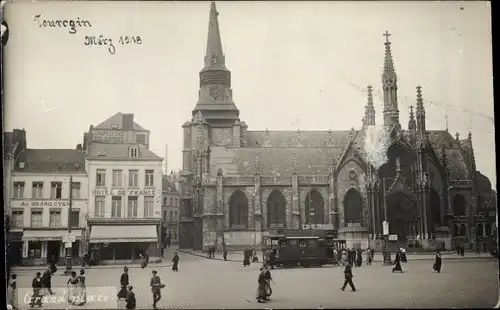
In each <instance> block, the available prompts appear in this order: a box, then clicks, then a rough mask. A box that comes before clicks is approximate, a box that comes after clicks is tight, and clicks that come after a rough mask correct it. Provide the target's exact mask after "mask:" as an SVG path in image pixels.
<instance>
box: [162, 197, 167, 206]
mask: <svg viewBox="0 0 500 310" xmlns="http://www.w3.org/2000/svg"><path fill="white" fill-rule="evenodd" d="M163 205H164V206H167V198H163Z"/></svg>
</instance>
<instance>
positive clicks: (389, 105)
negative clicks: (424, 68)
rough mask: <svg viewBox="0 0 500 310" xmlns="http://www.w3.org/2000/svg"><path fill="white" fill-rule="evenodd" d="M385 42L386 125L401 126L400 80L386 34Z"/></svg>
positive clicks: (383, 78) (383, 77)
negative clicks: (399, 105) (399, 108)
mask: <svg viewBox="0 0 500 310" xmlns="http://www.w3.org/2000/svg"><path fill="white" fill-rule="evenodd" d="M384 36H385V38H386V41H385V43H384V44H385V59H384V72H383V73H382V88H383V90H384V111H383V114H384V125H386V126H394V125H399V110H398V83H397V81H398V79H397V75H396V71H395V69H394V62H393V61H392V53H391V42H390V41H389V36H390V34H389V33H388V32H387V31H386V32H385V33H384Z"/></svg>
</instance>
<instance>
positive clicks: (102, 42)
mask: <svg viewBox="0 0 500 310" xmlns="http://www.w3.org/2000/svg"><path fill="white" fill-rule="evenodd" d="M83 44H85V45H86V46H105V47H107V48H108V52H109V53H110V54H111V55H113V54H114V53H115V52H116V47H115V45H114V44H113V39H111V38H106V37H104V35H102V34H101V35H100V36H85V41H84V43H83ZM118 44H120V45H123V46H125V45H130V44H142V39H141V37H140V36H130V37H129V36H120V38H119V39H118Z"/></svg>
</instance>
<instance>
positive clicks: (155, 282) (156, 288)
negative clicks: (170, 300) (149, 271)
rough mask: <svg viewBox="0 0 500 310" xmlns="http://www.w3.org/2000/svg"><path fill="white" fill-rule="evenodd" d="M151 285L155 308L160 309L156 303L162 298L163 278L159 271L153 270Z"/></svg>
mask: <svg viewBox="0 0 500 310" xmlns="http://www.w3.org/2000/svg"><path fill="white" fill-rule="evenodd" d="M149 286H151V292H152V293H153V309H155V310H156V309H158V308H157V307H156V303H157V302H158V301H160V299H161V286H162V285H161V279H160V277H159V276H158V272H157V271H156V270H153V276H152V277H151V281H150V282H149Z"/></svg>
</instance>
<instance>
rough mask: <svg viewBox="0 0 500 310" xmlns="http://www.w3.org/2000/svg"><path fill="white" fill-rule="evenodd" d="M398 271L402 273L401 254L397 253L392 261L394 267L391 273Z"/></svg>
mask: <svg viewBox="0 0 500 310" xmlns="http://www.w3.org/2000/svg"><path fill="white" fill-rule="evenodd" d="M394 271H399V272H401V273H403V268H401V254H400V253H399V251H397V252H396V258H395V259H394V267H393V268H392V272H394Z"/></svg>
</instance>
